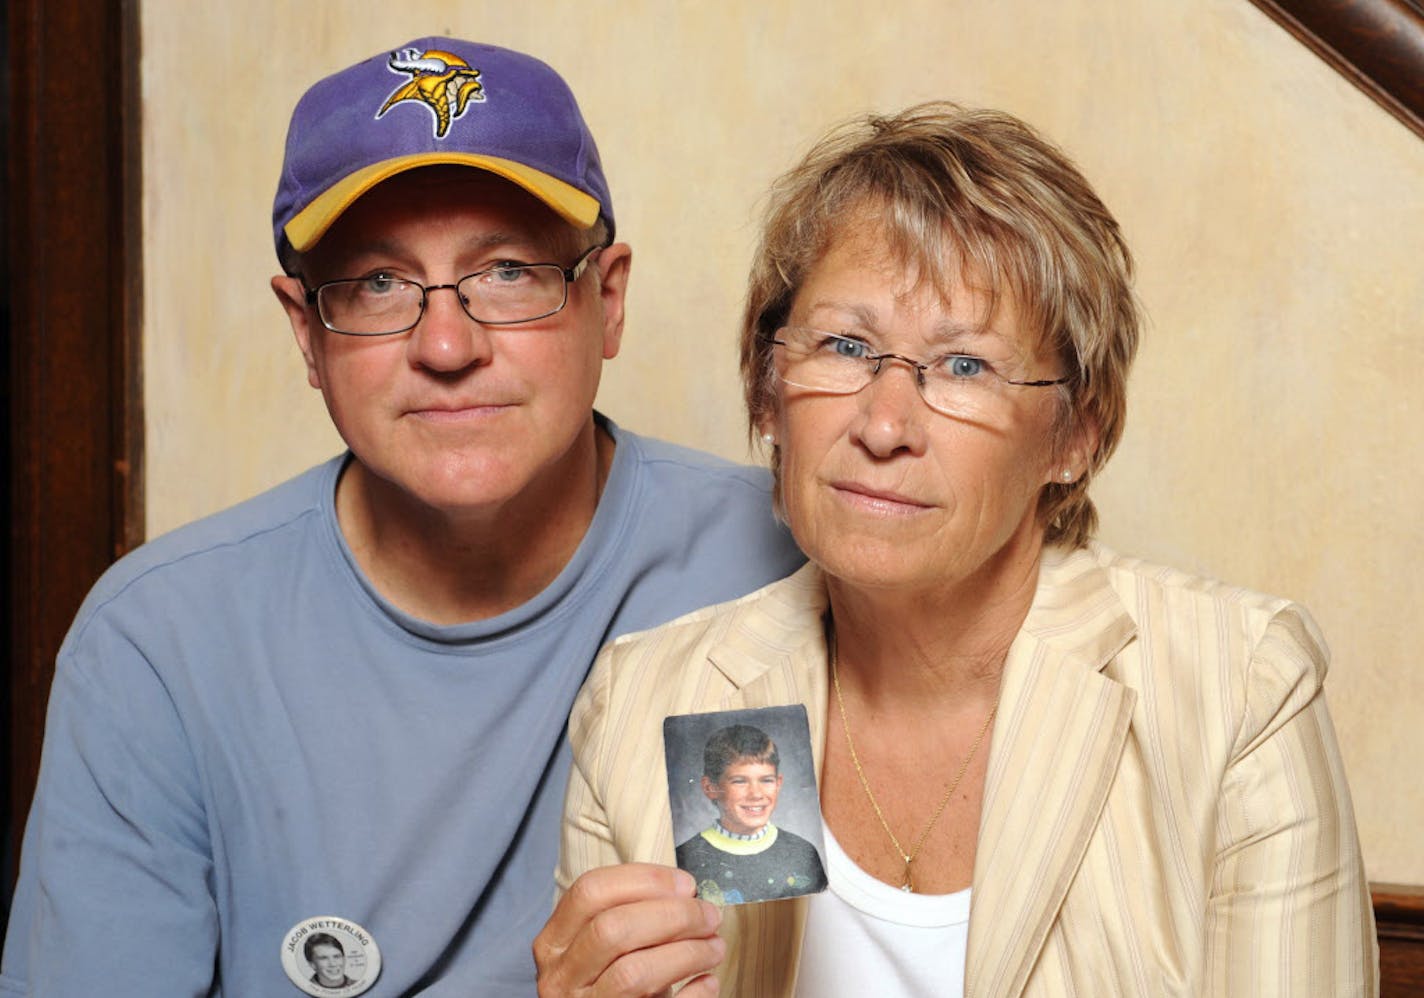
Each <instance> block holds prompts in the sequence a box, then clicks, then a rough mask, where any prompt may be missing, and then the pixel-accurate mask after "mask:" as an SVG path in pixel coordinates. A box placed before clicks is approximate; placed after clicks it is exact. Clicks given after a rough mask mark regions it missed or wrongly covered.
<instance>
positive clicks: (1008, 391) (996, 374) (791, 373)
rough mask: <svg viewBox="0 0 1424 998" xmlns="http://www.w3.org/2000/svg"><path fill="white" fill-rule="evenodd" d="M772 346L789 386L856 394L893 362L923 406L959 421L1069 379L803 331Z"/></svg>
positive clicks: (779, 335)
mask: <svg viewBox="0 0 1424 998" xmlns="http://www.w3.org/2000/svg"><path fill="white" fill-rule="evenodd" d="M771 342H772V343H773V344H775V347H776V349H775V358H774V359H775V365H776V376H777V377H778V378H780V379H781V380H782V381H784V382H786V384H788V385H793V386H795V387H797V388H807V389H810V390H811V391H815V392H826V393H828V394H831V395H854V394H855V393H856V392H858V391H861V390H862V389H863V388H865V387H866V386H867V385H869V384H870V382H871V381H873V380H874V379H875V376H876V375H877V374H879V373H880V369H881V368H882V367H884V366H885V362H886V361H889V360H897V361H899V362H900V363H902V364H905V365H906V366H907V367H909V368H910V369H911V370H912V371H913V372H914V376H915V387H917V388H918V389H919V391H920V397H921V398H923V399H924V400H925V404H926V405H928V406H929V407H930V408H931V409H933V410H935V411H936V412H940V413H943V414H945V415H946V416H957V417H960V418H968V419H974V418H991V417H993V416H995V415H996V414H999V413H1002V412H1003V407H1004V404H1005V402H1007V401H1008V399H1009V398H1010V396H1011V395H1012V393H1013V392H1015V391H1017V390H1018V389H1020V388H1047V387H1049V386H1050V385H1062V384H1066V383H1067V382H1068V381H1069V380H1070V379H1068V378H1066V377H1065V378H1052V379H1047V380H1028V379H1016V378H1015V377H1011V376H1010V375H1011V374H1013V375H1016V374H1017V373H1018V372H1015V371H1010V372H1008V373H1005V372H1004V371H1001V370H998V369H997V368H996V364H995V361H993V360H990V359H987V358H984V357H978V356H974V355H972V354H965V353H948V354H945V355H943V356H941V357H936V358H934V359H932V360H928V361H919V360H915V359H914V358H913V357H906V356H905V355H904V354H898V353H873V352H872V351H871V348H870V344H868V343H866V342H865V341H864V340H860V339H856V338H855V337H852V336H841V335H838V334H836V333H826V332H822V331H821V330H819V329H808V328H806V327H804V326H786V327H784V328H782V329H779V330H777V331H776V333H775V335H774V336H773V337H772V340H771ZM1000 366H1007V365H1006V364H1002V363H1001V364H1000Z"/></svg>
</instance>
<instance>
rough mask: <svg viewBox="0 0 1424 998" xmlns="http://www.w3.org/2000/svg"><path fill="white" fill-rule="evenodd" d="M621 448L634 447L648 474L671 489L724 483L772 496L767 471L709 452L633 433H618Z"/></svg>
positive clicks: (732, 487)
mask: <svg viewBox="0 0 1424 998" xmlns="http://www.w3.org/2000/svg"><path fill="white" fill-rule="evenodd" d="M617 439H618V445H619V446H620V447H623V446H627V447H629V448H631V449H632V450H633V452H634V454H635V456H636V458H637V464H638V466H639V468H640V469H642V470H643V472H644V474H646V475H649V476H652V477H653V478H654V480H655V481H657V482H658V483H660V484H666V485H668V486H669V487H676V486H679V485H708V484H716V483H724V484H725V485H726V486H727V487H728V488H730V489H734V490H745V491H746V493H747V495H748V496H753V495H755V496H759V497H766V496H769V495H770V494H771V473H770V472H769V471H767V469H765V468H759V467H755V466H753V465H749V464H738V463H736V462H735V461H729V460H727V459H726V458H723V457H718V456H717V455H715V454H711V453H708V452H707V451H702V450H697V449H696V448H693V447H685V446H683V445H682V444H675V443H671V442H669V441H667V440H660V439H658V438H657V437H645V436H642V435H641V434H637V433H633V432H631V431H629V430H624V429H621V428H620V429H619V430H618V431H617Z"/></svg>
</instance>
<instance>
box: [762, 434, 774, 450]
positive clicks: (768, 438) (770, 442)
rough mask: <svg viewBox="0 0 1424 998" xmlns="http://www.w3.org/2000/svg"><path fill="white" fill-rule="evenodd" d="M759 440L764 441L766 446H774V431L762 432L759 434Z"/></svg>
mask: <svg viewBox="0 0 1424 998" xmlns="http://www.w3.org/2000/svg"><path fill="white" fill-rule="evenodd" d="M761 442H762V443H764V444H766V445H767V446H768V447H772V446H774V445H775V444H776V434H774V433H763V434H762V435H761Z"/></svg>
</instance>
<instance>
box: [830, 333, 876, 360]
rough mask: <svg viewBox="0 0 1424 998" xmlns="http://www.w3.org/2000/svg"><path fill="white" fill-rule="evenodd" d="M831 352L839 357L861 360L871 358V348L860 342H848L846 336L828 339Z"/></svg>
mask: <svg viewBox="0 0 1424 998" xmlns="http://www.w3.org/2000/svg"><path fill="white" fill-rule="evenodd" d="M827 340H828V343H829V345H830V348H831V350H832V351H833V352H834V353H835V355H836V356H837V357H846V358H848V359H850V360H860V359H861V358H862V357H868V356H870V347H869V346H868V345H866V344H865V343H862V342H861V341H860V340H848V339H846V338H845V337H844V336H831V337H827Z"/></svg>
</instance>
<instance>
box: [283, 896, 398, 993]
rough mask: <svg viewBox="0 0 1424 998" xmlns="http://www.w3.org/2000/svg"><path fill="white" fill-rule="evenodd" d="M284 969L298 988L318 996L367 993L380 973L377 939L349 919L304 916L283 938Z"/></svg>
mask: <svg viewBox="0 0 1424 998" xmlns="http://www.w3.org/2000/svg"><path fill="white" fill-rule="evenodd" d="M282 969H283V970H285V971H286V972H287V977H288V979H289V980H291V982H292V983H293V984H295V985H296V986H297V987H298V988H299V989H301V990H302V991H303V992H305V993H306V994H309V995H314V996H316V998H351V996H354V995H359V994H364V993H365V991H366V989H368V988H369V987H370V986H371V985H372V984H375V983H376V978H377V977H378V976H380V973H381V950H380V947H378V946H377V945H376V940H375V939H374V938H373V937H372V936H371V933H369V932H367V931H366V930H365V929H363V928H362V927H361V926H360V925H358V924H357V923H355V922H353V921H351V919H349V918H340V917H338V916H336V915H318V916H316V917H315V918H304V919H302V920H301V921H300V922H298V923H297V924H296V925H294V926H292V927H291V928H290V929H288V930H287V933H286V935H285V936H284V937H283V939H282Z"/></svg>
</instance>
